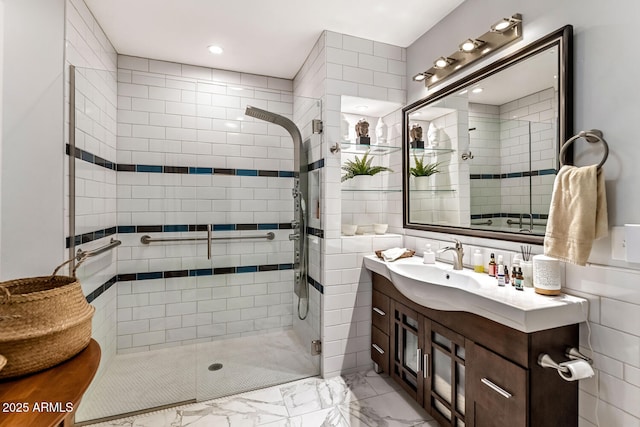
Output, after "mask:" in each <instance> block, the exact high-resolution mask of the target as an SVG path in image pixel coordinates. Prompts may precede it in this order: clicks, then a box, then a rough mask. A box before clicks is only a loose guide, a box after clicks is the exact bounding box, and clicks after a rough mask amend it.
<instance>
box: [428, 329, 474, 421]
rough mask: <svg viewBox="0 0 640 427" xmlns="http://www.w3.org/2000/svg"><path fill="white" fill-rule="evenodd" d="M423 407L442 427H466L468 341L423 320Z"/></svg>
mask: <svg viewBox="0 0 640 427" xmlns="http://www.w3.org/2000/svg"><path fill="white" fill-rule="evenodd" d="M422 321H423V330H424V334H425V336H424V342H425V348H424V350H423V353H424V360H423V365H424V378H425V379H426V381H425V384H424V402H423V406H424V407H425V408H426V409H427V410H428V411H429V412H430V413H431V415H432V416H433V417H434V418H435V419H436V420H437V421H438V423H439V424H440V425H441V426H451V427H462V426H464V425H465V402H466V399H465V339H464V337H463V336H462V335H460V334H457V333H455V332H453V331H451V330H450V329H447V328H445V327H444V326H442V325H440V324H438V323H436V322H433V321H431V320H429V319H427V318H426V317H423V319H422Z"/></svg>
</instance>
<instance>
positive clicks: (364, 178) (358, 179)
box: [342, 175, 371, 190]
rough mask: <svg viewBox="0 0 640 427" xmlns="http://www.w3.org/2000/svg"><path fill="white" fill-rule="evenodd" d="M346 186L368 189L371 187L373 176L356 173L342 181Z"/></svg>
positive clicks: (348, 187)
mask: <svg viewBox="0 0 640 427" xmlns="http://www.w3.org/2000/svg"><path fill="white" fill-rule="evenodd" d="M342 185H343V186H344V188H347V189H350V190H366V189H367V188H369V187H371V176H370V175H356V176H354V177H353V178H351V179H348V180H346V181H345V182H343V183H342Z"/></svg>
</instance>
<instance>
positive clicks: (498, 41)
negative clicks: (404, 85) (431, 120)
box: [413, 13, 522, 88]
mask: <svg viewBox="0 0 640 427" xmlns="http://www.w3.org/2000/svg"><path fill="white" fill-rule="evenodd" d="M521 38H522V15H520V14H519V13H516V14H514V15H513V16H512V17H511V18H505V19H502V20H501V21H499V22H496V23H495V24H493V25H492V26H491V28H490V29H489V31H487V32H486V33H484V34H482V35H481V36H479V37H476V38H469V39H467V40H465V41H463V42H462V43H460V45H458V50H457V51H455V52H454V53H452V54H451V55H447V56H441V57H440V58H438V59H436V60H435V62H434V63H433V66H432V67H431V68H429V69H428V70H426V71H423V72H421V73H418V74H416V75H415V76H413V80H414V81H416V82H422V81H424V84H425V86H426V87H427V88H429V87H431V86H432V85H434V84H435V83H439V82H441V81H443V80H444V79H445V78H447V77H450V76H451V75H453V74H454V73H456V72H458V71H459V70H462V69H463V68H464V67H466V66H467V65H469V64H471V63H473V62H474V61H477V60H478V59H480V58H483V57H485V56H486V55H488V54H489V53H493V52H497V51H498V50H499V49H501V48H503V47H505V46H507V45H508V44H510V43H513V42H515V41H516V40H520V39H521ZM454 63H455V66H450V65H452V64H454Z"/></svg>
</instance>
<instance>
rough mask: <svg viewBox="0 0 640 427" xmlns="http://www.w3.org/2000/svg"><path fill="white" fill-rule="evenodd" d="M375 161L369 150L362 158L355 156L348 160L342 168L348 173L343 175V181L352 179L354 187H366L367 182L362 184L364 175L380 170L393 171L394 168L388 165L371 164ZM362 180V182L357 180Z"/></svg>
mask: <svg viewBox="0 0 640 427" xmlns="http://www.w3.org/2000/svg"><path fill="white" fill-rule="evenodd" d="M372 161H373V158H372V157H369V151H367V152H366V153H364V156H362V159H360V158H358V156H356V157H355V159H354V160H347V161H346V162H344V164H343V165H342V170H343V171H345V172H346V173H345V174H344V175H342V178H341V182H345V181H348V180H352V181H351V182H352V183H353V187H354V188H366V187H367V186H366V184H362V177H363V176H373V175H376V174H378V173H380V172H393V170H392V169H390V168H388V167H386V166H371V162H372ZM358 180H360V182H357V181H358Z"/></svg>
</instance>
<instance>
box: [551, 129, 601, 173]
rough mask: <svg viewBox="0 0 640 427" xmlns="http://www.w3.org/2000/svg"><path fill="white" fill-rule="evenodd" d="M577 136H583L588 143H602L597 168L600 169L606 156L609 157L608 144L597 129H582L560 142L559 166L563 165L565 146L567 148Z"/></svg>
mask: <svg viewBox="0 0 640 427" xmlns="http://www.w3.org/2000/svg"><path fill="white" fill-rule="evenodd" d="M578 138H584V139H586V140H587V142H590V143H595V142H602V145H603V146H604V156H603V157H602V160H601V161H600V163H598V169H600V168H601V167H602V165H604V162H606V161H607V157H609V144H607V141H605V140H604V138H603V137H602V132H601V131H599V130H598V129H591V130H586V131H585V130H583V131H581V132H580V133H579V134H577V135H574V136H572V137H571V138H569V139H568V140H567V141H566V142H565V143H564V144H562V148H561V149H560V166H564V165H565V163H564V156H565V153H566V151H567V148H569V146H570V145H571V144H573V141H575V140H576V139H578Z"/></svg>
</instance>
